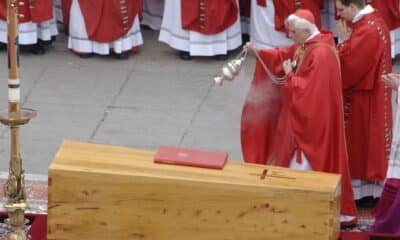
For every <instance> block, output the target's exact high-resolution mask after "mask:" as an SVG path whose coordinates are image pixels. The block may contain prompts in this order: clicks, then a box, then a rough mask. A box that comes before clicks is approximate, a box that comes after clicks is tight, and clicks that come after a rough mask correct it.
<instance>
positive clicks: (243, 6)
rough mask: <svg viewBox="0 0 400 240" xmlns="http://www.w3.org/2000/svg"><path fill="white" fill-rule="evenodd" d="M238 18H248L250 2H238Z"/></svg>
mask: <svg viewBox="0 0 400 240" xmlns="http://www.w3.org/2000/svg"><path fill="white" fill-rule="evenodd" d="M239 9H240V16H243V17H247V18H249V17H250V12H251V0H239Z"/></svg>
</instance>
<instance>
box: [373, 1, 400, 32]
mask: <svg viewBox="0 0 400 240" xmlns="http://www.w3.org/2000/svg"><path fill="white" fill-rule="evenodd" d="M372 6H373V7H374V8H376V9H377V10H378V11H379V12H380V14H381V16H382V17H383V19H384V20H385V22H386V24H387V26H388V27H389V30H394V29H396V28H398V27H400V9H399V7H400V6H399V0H384V1H382V0H373V1H372Z"/></svg>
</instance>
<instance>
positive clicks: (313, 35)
mask: <svg viewBox="0 0 400 240" xmlns="http://www.w3.org/2000/svg"><path fill="white" fill-rule="evenodd" d="M318 34H320V31H318V30H317V31H315V33H313V34H311V35H310V36H309V37H308V38H307V39H306V41H305V43H306V42H308V41H309V40H311V39H312V38H314V37H315V36H317V35H318Z"/></svg>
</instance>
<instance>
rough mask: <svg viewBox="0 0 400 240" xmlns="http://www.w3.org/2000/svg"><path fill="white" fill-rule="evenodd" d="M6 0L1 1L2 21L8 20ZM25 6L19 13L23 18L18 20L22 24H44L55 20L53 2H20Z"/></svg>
mask: <svg viewBox="0 0 400 240" xmlns="http://www.w3.org/2000/svg"><path fill="white" fill-rule="evenodd" d="M6 2H7V1H6V0H1V1H0V19H1V20H6V18H7V4H6ZM18 2H23V3H24V5H22V6H19V7H18V13H19V14H21V16H23V17H20V18H19V19H18V20H19V22H20V23H25V22H34V23H39V22H44V21H48V20H51V19H52V18H53V0H19V1H18Z"/></svg>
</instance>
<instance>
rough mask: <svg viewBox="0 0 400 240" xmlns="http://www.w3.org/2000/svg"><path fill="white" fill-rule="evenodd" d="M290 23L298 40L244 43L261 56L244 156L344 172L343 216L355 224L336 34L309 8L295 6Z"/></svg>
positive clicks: (247, 111)
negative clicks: (260, 46)
mask: <svg viewBox="0 0 400 240" xmlns="http://www.w3.org/2000/svg"><path fill="white" fill-rule="evenodd" d="M286 25H287V28H288V30H289V37H291V38H292V39H293V40H294V42H295V44H294V45H292V46H290V47H287V48H275V49H268V50H257V49H255V48H254V47H253V46H252V44H247V45H246V46H247V48H248V49H249V51H250V50H252V51H253V52H255V54H256V55H259V57H260V58H261V60H262V61H260V59H258V61H257V65H256V69H255V73H254V79H253V82H252V85H251V88H250V91H249V93H248V96H247V98H246V102H245V105H244V108H243V112H242V122H241V141H242V151H243V156H244V160H245V161H246V162H249V163H258V164H274V165H278V166H283V167H290V168H294V169H302V170H315V171H323V172H329V173H337V174H341V176H342V182H341V187H342V201H341V214H342V215H341V221H342V222H343V223H344V222H347V223H354V222H356V221H357V219H356V217H355V216H356V208H355V203H354V198H353V191H352V188H351V182H350V175H349V170H348V160H347V153H346V144H345V132H344V121H343V101H342V84H341V79H340V64H339V59H338V56H337V52H336V50H335V46H334V41H333V34H332V33H331V32H320V31H319V30H318V28H317V27H316V25H315V20H314V16H313V15H312V13H311V12H310V11H308V10H302V9H300V10H297V11H296V12H295V13H294V14H292V15H290V16H289V18H288V20H287V21H286ZM295 26H296V27H295ZM264 64H265V65H264ZM268 71H270V73H271V74H267V72H268Z"/></svg>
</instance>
